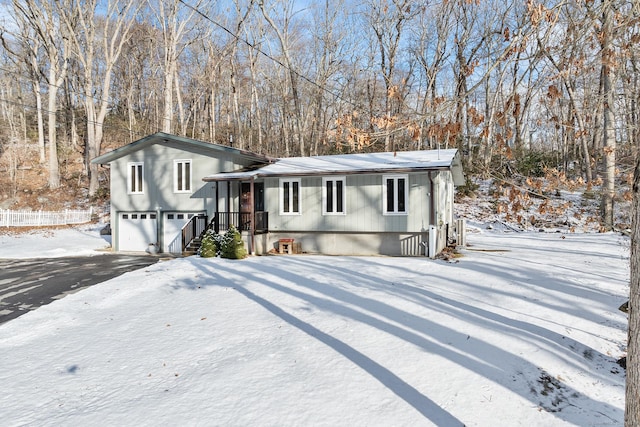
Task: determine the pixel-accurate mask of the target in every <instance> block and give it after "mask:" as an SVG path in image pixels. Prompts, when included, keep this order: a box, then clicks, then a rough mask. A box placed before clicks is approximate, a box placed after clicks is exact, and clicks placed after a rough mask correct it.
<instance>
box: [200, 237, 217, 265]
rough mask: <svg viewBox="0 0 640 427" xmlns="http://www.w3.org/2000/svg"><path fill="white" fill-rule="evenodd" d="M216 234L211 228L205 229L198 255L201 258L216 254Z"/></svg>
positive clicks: (211, 256)
mask: <svg viewBox="0 0 640 427" xmlns="http://www.w3.org/2000/svg"><path fill="white" fill-rule="evenodd" d="M217 237H218V236H217V234H216V233H214V231H213V230H207V232H206V233H204V236H203V237H202V242H201V244H200V256H201V257H202V258H213V257H215V256H218V252H219V245H218V242H217V240H218V239H217Z"/></svg>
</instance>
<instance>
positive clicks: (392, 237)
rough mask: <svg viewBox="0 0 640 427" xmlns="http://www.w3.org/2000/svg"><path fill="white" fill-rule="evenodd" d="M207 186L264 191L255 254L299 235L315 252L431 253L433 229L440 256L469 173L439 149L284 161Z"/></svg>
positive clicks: (454, 155) (212, 178) (223, 176)
mask: <svg viewBox="0 0 640 427" xmlns="http://www.w3.org/2000/svg"><path fill="white" fill-rule="evenodd" d="M204 181H206V182H212V183H217V184H218V185H220V183H223V182H234V181H239V182H245V183H246V184H245V185H249V186H253V187H255V188H260V191H261V192H262V195H258V198H259V199H260V200H259V201H257V203H259V204H260V206H261V209H264V210H265V211H267V212H268V214H269V215H268V218H269V227H268V233H262V234H260V235H257V236H255V238H254V239H253V245H251V249H252V251H253V252H254V253H258V254H259V253H265V252H268V251H270V250H273V249H276V248H277V245H278V241H279V240H280V239H281V238H293V239H294V240H295V241H296V242H298V243H299V244H300V246H301V249H302V251H304V252H309V253H322V254H335V255H371V254H382V255H393V256H416V255H424V254H427V252H428V251H426V247H427V246H428V245H427V243H428V236H429V233H430V232H431V233H437V235H438V239H436V247H435V250H436V251H437V252H439V251H440V250H442V249H443V248H444V247H445V246H446V244H447V241H448V240H449V239H450V238H451V237H452V234H453V225H454V218H453V198H454V189H455V186H456V185H461V184H463V183H464V176H463V174H462V167H461V162H460V158H459V155H458V152H457V150H432V151H410V152H395V153H368V154H344V155H332V156H317V157H296V158H283V159H278V160H277V161H276V162H275V163H273V164H269V165H265V166H263V167H260V168H257V169H255V170H251V171H240V172H233V173H218V174H212V175H208V176H206V177H204ZM250 243H251V242H250ZM432 250H433V248H432Z"/></svg>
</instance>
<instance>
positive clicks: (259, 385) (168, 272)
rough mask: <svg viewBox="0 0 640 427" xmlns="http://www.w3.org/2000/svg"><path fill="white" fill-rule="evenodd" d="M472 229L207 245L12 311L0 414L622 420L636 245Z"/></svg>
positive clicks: (160, 419) (6, 247)
mask: <svg viewBox="0 0 640 427" xmlns="http://www.w3.org/2000/svg"><path fill="white" fill-rule="evenodd" d="M67 233H69V231H68V230H62V231H52V232H48V233H47V234H46V236H40V238H38V239H37V241H36V242H35V243H34V242H33V241H32V240H29V239H28V238H26V237H19V236H6V235H5V236H0V258H14V257H29V256H31V257H35V256H36V255H37V256H45V254H46V256H50V255H51V254H54V253H55V254H57V255H61V256H62V255H64V254H68V255H74V254H77V252H78V251H81V252H82V253H86V251H85V250H93V249H100V248H102V247H104V245H105V241H104V240H103V239H102V238H101V237H100V236H99V235H98V229H97V228H95V229H93V230H92V229H87V228H85V229H84V230H82V231H81V232H79V235H78V236H76V237H73V240H74V242H73V245H70V244H68V243H69V240H71V238H72V236H69V235H68V234H67ZM81 236H84V237H81ZM85 237H86V239H85ZM468 243H469V246H468V247H467V248H465V249H463V250H461V253H462V255H463V256H462V257H461V258H459V259H457V262H445V261H442V260H430V259H427V258H390V257H323V256H305V255H301V256H295V255H294V256H265V257H250V258H248V259H245V260H241V261H231V260H223V259H219V258H218V259H203V258H199V257H189V258H182V259H174V260H171V261H163V262H160V263H158V264H155V265H153V266H151V267H148V268H145V269H142V270H138V271H135V272H131V273H126V274H124V275H122V276H121V277H119V278H116V279H112V280H109V281H107V282H104V283H102V284H99V285H96V286H93V287H91V288H88V289H86V290H83V291H81V292H78V293H76V294H73V295H69V296H66V297H65V298H63V299H61V300H58V301H56V302H54V303H52V304H49V305H47V306H44V307H41V308H39V309H37V310H35V311H32V312H29V313H27V314H25V315H23V316H22V317H20V318H17V319H15V320H12V321H10V322H8V323H5V324H3V325H1V326H0V360H2V363H1V364H0V389H2V390H3V393H2V394H0V414H1V420H2V421H0V423H1V424H2V425H6V426H15V425H37V426H47V425H50V426H70V425H73V426H75V425H78V426H80V425H82V426H85V425H103V426H115V425H118V426H124V425H126V426H144V425H148V426H157V425H225V426H226V425H237V426H239V425H243V426H245V425H261V426H262V425H264V426H276V425H277V426H288V425H296V426H300V425H305V426H306V425H313V426H315V425H327V426H329V425H330V426H365V425H366V426H375V425H384V426H390V425H395V426H418V425H438V426H457V425H463V424H464V425H466V426H517V425H522V426H562V425H567V426H568V425H577V426H606V425H611V426H614V425H622V423H623V411H624V370H623V369H622V368H620V367H619V366H618V365H617V364H616V363H615V361H616V360H617V359H618V358H619V357H621V356H623V355H624V351H625V342H626V325H627V319H626V316H625V314H623V313H621V312H620V311H618V306H619V305H620V304H621V303H623V302H624V301H626V299H627V296H628V275H629V273H628V249H629V248H628V240H627V239H626V238H625V237H622V236H621V235H619V234H615V233H608V234H596V233H589V234H571V233H538V232H521V233H515V232H504V231H500V230H498V229H497V228H494V230H491V231H488V230H486V228H485V227H484V226H480V225H478V226H477V227H474V224H470V232H469V235H468ZM34 245H35V246H34ZM34 247H37V248H38V249H39V250H37V251H34Z"/></svg>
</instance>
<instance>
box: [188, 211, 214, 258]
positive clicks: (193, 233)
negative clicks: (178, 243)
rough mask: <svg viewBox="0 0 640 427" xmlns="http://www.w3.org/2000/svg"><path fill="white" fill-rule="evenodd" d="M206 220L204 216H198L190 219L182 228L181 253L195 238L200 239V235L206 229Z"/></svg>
mask: <svg viewBox="0 0 640 427" xmlns="http://www.w3.org/2000/svg"><path fill="white" fill-rule="evenodd" d="M207 223H208V219H207V216H206V215H205V214H198V215H194V216H192V217H191V219H190V220H189V221H188V222H187V223H186V224H185V225H184V226H183V227H182V251H183V252H184V250H185V249H186V248H187V247H188V246H189V245H190V244H191V242H193V241H194V240H195V239H196V238H198V237H200V236H201V235H202V233H204V232H205V230H206V229H207Z"/></svg>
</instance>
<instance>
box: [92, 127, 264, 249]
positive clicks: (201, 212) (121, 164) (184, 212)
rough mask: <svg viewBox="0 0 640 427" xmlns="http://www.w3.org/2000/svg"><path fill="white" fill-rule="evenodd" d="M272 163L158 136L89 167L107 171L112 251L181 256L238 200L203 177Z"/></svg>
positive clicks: (231, 190) (219, 147)
mask: <svg viewBox="0 0 640 427" xmlns="http://www.w3.org/2000/svg"><path fill="white" fill-rule="evenodd" d="M272 161H273V159H270V158H268V157H265V156H260V155H258V154H255V153H250V152H247V151H243V150H238V149H235V148H232V147H227V146H223V145H218V144H210V143H206V142H202V141H197V140H194V139H189V138H183V137H179V136H175V135H169V134H166V133H162V132H159V133H155V134H153V135H149V136H147V137H145V138H142V139H140V140H138V141H135V142H132V143H131V144H128V145H125V146H123V147H120V148H117V149H115V150H113V151H111V152H108V153H106V154H103V155H101V156H99V157H96V158H95V159H93V160H92V162H93V163H97V164H101V165H109V167H110V182H111V183H110V189H111V234H112V246H113V248H114V250H116V251H132V252H143V251H148V250H149V249H150V248H151V250H153V251H156V250H158V251H160V252H170V253H182V251H183V249H184V244H185V242H184V240H186V241H187V242H186V243H188V242H189V241H190V240H192V238H193V237H194V235H195V236H197V235H198V234H199V233H200V232H201V231H202V230H204V227H206V225H207V222H208V218H211V217H212V215H213V213H215V212H218V211H229V210H230V206H228V205H225V203H227V202H228V201H233V200H236V199H238V198H239V197H240V195H239V194H237V193H236V192H235V191H236V190H237V187H235V186H233V187H232V186H228V187H225V186H215V188H214V186H212V185H211V184H207V183H205V182H203V181H202V177H203V176H205V175H207V174H210V173H212V172H219V171H229V170H235V169H238V168H250V167H255V166H257V165H264V164H268V163H270V162H272ZM187 224H189V226H188V227H187V228H186V229H185V225H187ZM150 245H152V246H151V247H150Z"/></svg>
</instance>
